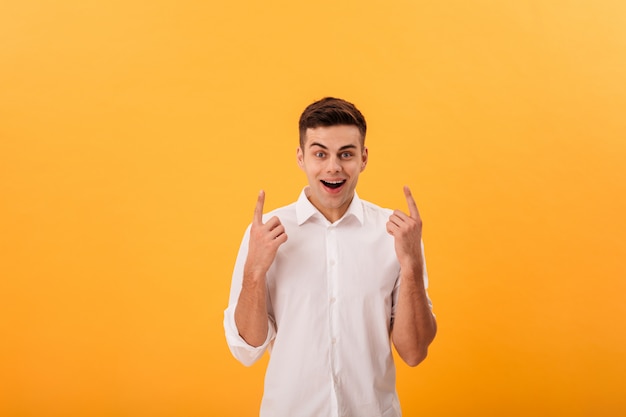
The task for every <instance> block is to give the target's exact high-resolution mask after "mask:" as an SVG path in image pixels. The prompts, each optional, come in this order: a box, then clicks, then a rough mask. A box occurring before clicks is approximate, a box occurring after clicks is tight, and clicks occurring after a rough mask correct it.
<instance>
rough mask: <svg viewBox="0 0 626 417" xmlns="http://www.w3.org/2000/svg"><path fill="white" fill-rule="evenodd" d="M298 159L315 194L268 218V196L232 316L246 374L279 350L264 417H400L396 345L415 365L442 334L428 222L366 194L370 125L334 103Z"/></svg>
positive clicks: (230, 332) (309, 120)
mask: <svg viewBox="0 0 626 417" xmlns="http://www.w3.org/2000/svg"><path fill="white" fill-rule="evenodd" d="M299 128H300V146H299V147H298V149H297V162H298V165H299V166H300V168H301V169H302V170H303V171H304V173H305V174H306V177H307V180H308V186H307V187H305V188H304V189H303V191H302V192H301V194H300V197H299V198H298V200H297V201H296V202H294V203H292V204H290V205H288V206H285V207H281V208H278V209H276V210H274V211H272V212H271V213H268V214H267V215H263V204H264V201H265V194H264V192H263V191H261V192H260V193H259V196H258V199H257V203H256V208H255V210H254V216H253V219H252V223H251V225H250V226H249V227H248V229H247V230H246V232H245V235H244V237H243V241H242V243H241V247H240V249H239V254H238V257H237V261H236V263H235V268H234V272H233V277H232V287H231V293H230V299H229V304H228V308H227V309H226V311H225V312H224V327H225V332H226V339H227V342H228V345H229V348H230V350H231V352H232V353H233V355H234V356H235V357H236V358H237V359H238V360H239V361H241V362H242V363H243V364H244V365H246V366H249V365H252V364H253V363H254V362H256V361H257V360H258V359H259V358H260V357H261V356H262V355H263V353H264V352H265V351H266V350H267V349H269V351H270V353H271V355H270V360H269V364H268V367H267V371H266V375H265V387H264V394H263V400H262V403H261V412H260V415H261V416H262V417H330V416H333V417H334V416H337V417H339V416H342V417H343V416H345V417H370V416H372V417H374V416H376V417H399V416H401V410H400V404H399V401H398V395H397V392H396V381H395V379H396V378H395V365H394V360H393V355H392V347H391V343H393V345H394V346H395V348H396V350H397V352H398V354H399V356H400V357H401V358H402V360H403V361H404V362H406V363H407V364H408V365H409V366H416V365H417V364H419V363H420V362H421V361H423V360H424V359H425V358H426V355H427V351H428V346H429V345H430V343H431V342H432V341H433V339H434V337H435V334H436V332H437V324H436V321H435V317H434V315H433V313H432V304H431V302H430V299H429V298H428V294H427V286H428V277H427V273H426V265H425V261H424V253H423V245H422V220H421V218H420V215H419V212H418V209H417V206H416V204H415V201H414V200H413V197H412V195H411V192H410V190H409V188H408V187H404V195H405V198H406V201H407V205H408V209H409V210H408V211H409V213H408V214H406V213H404V212H402V211H400V210H395V211H392V210H389V209H383V208H380V207H378V206H376V205H374V204H372V203H369V202H367V201H364V200H361V199H360V198H359V197H358V195H357V194H356V192H355V189H356V185H357V181H358V178H359V175H360V174H361V172H363V170H364V169H365V167H366V165H367V162H368V149H367V148H366V147H365V133H366V122H365V119H364V117H363V115H362V114H361V112H360V111H359V110H358V109H357V108H356V107H355V106H354V105H353V104H351V103H349V102H347V101H345V100H341V99H336V98H332V97H327V98H324V99H322V100H319V101H316V102H315V103H313V104H311V105H309V106H308V107H307V108H306V109H305V110H304V112H303V113H302V115H301V117H300V123H299Z"/></svg>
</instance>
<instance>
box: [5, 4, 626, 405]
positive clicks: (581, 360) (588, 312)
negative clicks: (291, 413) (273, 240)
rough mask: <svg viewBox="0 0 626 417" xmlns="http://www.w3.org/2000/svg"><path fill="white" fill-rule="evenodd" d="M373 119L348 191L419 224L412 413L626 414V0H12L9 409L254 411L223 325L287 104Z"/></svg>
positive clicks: (408, 400) (270, 199) (293, 189)
mask: <svg viewBox="0 0 626 417" xmlns="http://www.w3.org/2000/svg"><path fill="white" fill-rule="evenodd" d="M326 95H335V96H339V97H344V98H346V99H348V100H350V101H353V102H354V103H356V104H357V105H358V106H359V107H360V108H361V110H362V111H363V112H364V114H365V116H366V118H367V120H368V123H369V126H370V129H369V134H368V139H367V145H368V146H369V149H370V163H369V165H368V168H367V170H366V171H365V172H364V173H363V174H362V176H361V182H360V186H359V188H358V190H359V194H360V195H361V197H363V198H366V199H369V200H372V201H374V202H376V203H378V204H380V205H383V206H387V207H392V208H402V209H405V202H404V198H403V194H402V185H403V184H408V185H410V186H411V187H412V189H413V193H414V195H415V196H416V199H417V202H418V205H419V207H420V211H421V213H422V216H423V218H424V224H425V226H424V227H425V229H424V240H425V245H426V256H427V259H428V266H429V272H430V277H431V289H430V295H431V298H432V299H433V302H434V306H435V312H436V314H437V317H438V320H439V334H438V337H437V339H436V340H435V342H434V344H433V345H432V348H431V352H430V356H429V358H428V359H427V360H426V362H424V363H423V364H422V365H420V366H419V367H418V368H415V369H412V368H408V367H406V366H404V365H399V369H398V374H399V377H398V388H399V392H400V396H401V401H402V403H403V408H404V412H405V415H406V416H418V415H423V416H503V415H506V416H529V415H532V416H557V415H559V416H594V417H595V416H622V415H624V414H626V396H625V395H624V389H625V388H624V387H625V386H626V328H625V327H626V326H625V322H626V302H625V301H626V221H625V220H624V217H625V214H626V163H625V162H626V116H625V110H626V3H624V2H623V1H621V0H614V1H597V2H592V1H574V0H572V1H559V0H555V1H548V0H545V1H464V0H458V1H392V2H388V1H365V2H364V1H331V0H321V1H316V2H298V1H286V0H285V1H275V2H256V1H251V0H246V1H233V2H211V1H176V2H174V1H154V0H151V1H147V0H145V1H139V0H138V1H119V0H116V1H100V2H99V1H84V0H80V1H79V0H75V1H43V0H40V1H29V0H25V1H5V2H3V3H2V5H0V268H1V269H0V273H1V275H2V277H1V280H0V303H1V304H0V308H1V311H2V314H1V317H0V335H1V336H0V337H1V342H0V415H2V416H63V417H70V416H129V417H130V416H133V417H135V416H146V417H158V416H252V415H256V413H257V410H258V405H259V401H260V397H261V392H262V377H263V373H264V369H265V363H266V359H264V360H263V361H262V362H261V363H260V364H257V365H255V366H254V367H252V368H244V367H243V366H241V365H240V364H239V363H237V362H236V361H235V360H234V359H233V358H232V357H231V356H230V353H229V352H228V349H227V346H226V343H225V340H224V336H223V330H222V312H223V309H224V308H225V306H226V302H227V297H228V290H229V285H230V273H231V268H232V264H233V261H234V258H235V255H236V251H237V248H238V245H239V241H240V238H241V236H242V233H243V231H244V229H245V227H246V225H247V223H248V222H249V220H250V219H251V217H252V211H253V207H254V203H255V201H256V195H257V192H258V190H259V189H260V188H264V189H265V190H266V192H267V204H266V208H267V209H268V210H269V209H271V208H275V207H277V206H280V205H283V204H286V203H289V202H291V201H293V200H294V199H295V198H296V197H297V195H298V193H299V191H300V189H301V187H302V186H303V185H304V183H305V177H304V175H303V174H302V173H301V172H300V171H299V169H298V168H297V166H296V163H295V149H296V146H297V118H298V116H299V114H300V112H301V111H302V109H303V108H304V107H305V106H306V105H307V104H309V103H310V102H312V101H313V100H315V99H318V98H321V97H323V96H326Z"/></svg>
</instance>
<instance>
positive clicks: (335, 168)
mask: <svg viewBox="0 0 626 417" xmlns="http://www.w3.org/2000/svg"><path fill="white" fill-rule="evenodd" d="M341 170H342V167H341V161H340V160H339V158H338V157H336V156H331V157H330V158H328V165H327V166H326V171H327V172H329V173H330V172H339V171H341Z"/></svg>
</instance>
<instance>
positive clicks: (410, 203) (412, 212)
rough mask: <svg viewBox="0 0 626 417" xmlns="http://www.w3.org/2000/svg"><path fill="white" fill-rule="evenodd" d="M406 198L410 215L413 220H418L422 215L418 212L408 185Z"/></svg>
mask: <svg viewBox="0 0 626 417" xmlns="http://www.w3.org/2000/svg"><path fill="white" fill-rule="evenodd" d="M404 196H405V197H406V203H407V204H408V206H409V214H410V215H411V217H412V218H414V219H418V218H419V217H420V213H419V211H418V210H417V204H415V200H414V199H413V195H412V194H411V190H410V189H409V186H408V185H405V186H404Z"/></svg>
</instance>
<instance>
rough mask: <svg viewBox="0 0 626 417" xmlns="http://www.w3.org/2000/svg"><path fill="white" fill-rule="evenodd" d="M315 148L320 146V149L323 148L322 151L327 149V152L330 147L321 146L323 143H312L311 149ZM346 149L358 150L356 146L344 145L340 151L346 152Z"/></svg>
mask: <svg viewBox="0 0 626 417" xmlns="http://www.w3.org/2000/svg"><path fill="white" fill-rule="evenodd" d="M313 146H319V147H320V148H322V149H326V150H328V146H325V145H322V144H321V143H319V142H312V143H311V144H310V145H309V148H312V147H313ZM346 149H356V145H344V146H342V147H341V148H339V150H340V151H344V150H346Z"/></svg>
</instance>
